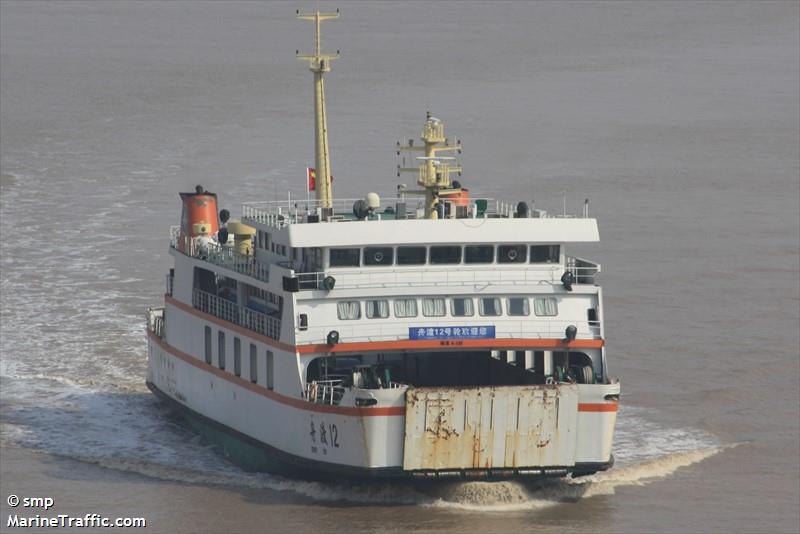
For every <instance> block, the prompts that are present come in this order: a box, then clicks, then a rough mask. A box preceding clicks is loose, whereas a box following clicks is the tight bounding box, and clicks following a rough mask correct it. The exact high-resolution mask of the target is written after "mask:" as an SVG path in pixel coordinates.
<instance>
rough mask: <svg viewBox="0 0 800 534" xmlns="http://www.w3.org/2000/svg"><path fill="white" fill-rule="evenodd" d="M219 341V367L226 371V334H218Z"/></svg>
mask: <svg viewBox="0 0 800 534" xmlns="http://www.w3.org/2000/svg"><path fill="white" fill-rule="evenodd" d="M217 341H218V342H219V343H218V346H217V349H218V350H217V367H219V368H220V369H222V370H223V371H224V370H225V332H222V331H220V332H219V333H218V334H217Z"/></svg>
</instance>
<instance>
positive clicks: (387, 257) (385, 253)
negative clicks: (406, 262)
mask: <svg viewBox="0 0 800 534" xmlns="http://www.w3.org/2000/svg"><path fill="white" fill-rule="evenodd" d="M393 262H394V249H393V248H392V247H366V248H365V249H364V265H391V264H392V263H393Z"/></svg>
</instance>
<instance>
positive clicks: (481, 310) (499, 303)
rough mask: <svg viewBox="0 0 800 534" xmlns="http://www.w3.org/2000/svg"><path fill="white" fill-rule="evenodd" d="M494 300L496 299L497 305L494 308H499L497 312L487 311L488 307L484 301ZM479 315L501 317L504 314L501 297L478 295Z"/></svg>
mask: <svg viewBox="0 0 800 534" xmlns="http://www.w3.org/2000/svg"><path fill="white" fill-rule="evenodd" d="M486 300H492V301H494V304H495V306H493V307H494V308H496V309H497V313H486V309H485V306H484V304H483V303H484V301H486ZM478 315H480V316H481V317H500V316H502V315H503V303H502V300H501V299H500V297H478Z"/></svg>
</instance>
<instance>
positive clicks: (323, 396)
mask: <svg viewBox="0 0 800 534" xmlns="http://www.w3.org/2000/svg"><path fill="white" fill-rule="evenodd" d="M344 392H345V388H344V386H342V380H313V381H311V382H309V383H307V384H306V386H305V389H304V391H303V398H304V399H305V400H307V401H308V402H313V403H315V404H328V405H331V406H337V405H339V404H340V403H341V402H342V397H343V396H344Z"/></svg>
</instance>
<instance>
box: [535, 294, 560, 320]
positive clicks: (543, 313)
mask: <svg viewBox="0 0 800 534" xmlns="http://www.w3.org/2000/svg"><path fill="white" fill-rule="evenodd" d="M533 313H535V314H536V315H538V316H540V317H554V316H556V315H558V302H557V301H556V299H555V298H554V297H536V298H534V299H533Z"/></svg>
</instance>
